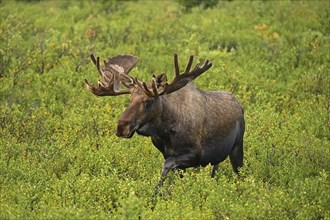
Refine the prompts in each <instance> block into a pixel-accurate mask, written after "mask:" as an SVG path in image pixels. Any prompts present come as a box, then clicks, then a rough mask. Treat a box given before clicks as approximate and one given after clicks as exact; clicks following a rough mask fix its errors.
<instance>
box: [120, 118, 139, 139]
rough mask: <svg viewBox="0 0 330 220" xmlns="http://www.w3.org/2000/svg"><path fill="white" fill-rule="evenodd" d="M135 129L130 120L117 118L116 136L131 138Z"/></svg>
mask: <svg viewBox="0 0 330 220" xmlns="http://www.w3.org/2000/svg"><path fill="white" fill-rule="evenodd" d="M135 130H136V129H135V126H134V124H133V123H132V122H130V121H126V120H119V121H118V124H117V131H116V136H118V137H124V138H131V137H132V136H133V135H134V132H135Z"/></svg>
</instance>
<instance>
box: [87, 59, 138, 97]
mask: <svg viewBox="0 0 330 220" xmlns="http://www.w3.org/2000/svg"><path fill="white" fill-rule="evenodd" d="M91 60H92V61H93V63H94V65H95V66H96V68H97V70H98V72H99V74H100V75H101V76H102V78H103V80H104V82H101V81H100V80H99V81H98V86H97V87H96V86H92V85H91V84H90V83H89V82H88V81H87V79H85V83H86V85H87V87H88V89H89V90H90V91H91V92H92V93H93V94H95V95H97V96H116V95H122V94H130V93H131V89H125V90H120V84H121V80H120V78H123V77H124V78H125V80H126V81H127V79H130V80H131V81H132V78H131V77H129V76H128V75H127V74H128V73H129V71H130V70H131V69H132V68H133V67H134V66H135V64H136V63H137V61H138V58H137V57H134V56H131V55H118V56H115V57H113V58H109V59H108V62H106V61H104V68H101V67H100V58H99V57H97V58H96V59H95V57H94V55H93V54H92V55H91ZM132 83H133V81H132Z"/></svg>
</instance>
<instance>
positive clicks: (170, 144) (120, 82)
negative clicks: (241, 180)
mask: <svg viewBox="0 0 330 220" xmlns="http://www.w3.org/2000/svg"><path fill="white" fill-rule="evenodd" d="M91 59H92V61H93V63H94V64H95V66H96V68H97V70H98V72H99V74H100V75H101V76H102V78H103V82H102V81H99V82H98V85H97V86H93V85H91V84H90V83H89V82H88V81H87V80H86V79H85V83H86V85H87V87H88V89H89V90H90V91H91V92H92V93H93V94H95V95H97V96H116V95H122V94H130V95H131V102H130V104H129V106H128V107H127V108H126V110H125V111H124V113H123V114H122V115H121V117H120V118H119V120H118V125H117V131H116V135H117V136H118V137H123V138H131V137H132V136H133V135H134V134H135V133H137V134H139V135H143V136H150V137H151V140H152V143H153V144H154V145H155V147H156V148H157V149H158V150H159V151H160V152H161V153H162V154H163V156H164V159H165V161H164V165H163V169H162V172H161V179H160V182H159V183H158V185H157V187H156V188H158V187H159V186H161V185H162V184H163V182H164V180H165V177H166V175H167V173H168V172H169V171H170V170H173V169H176V168H178V169H185V168H188V167H196V166H206V165H207V164H211V165H213V169H212V174H211V176H212V177H214V175H215V172H216V170H217V169H218V164H219V163H220V162H222V161H223V160H225V159H226V158H227V156H229V158H230V162H231V165H232V167H233V170H234V171H235V172H236V173H238V169H239V167H241V166H242V165H243V136H244V129H245V122H244V111H243V108H242V105H241V104H240V102H239V101H238V100H237V99H236V98H235V96H234V95H233V94H231V93H229V92H225V91H202V90H200V89H198V88H197V87H196V86H195V85H194V84H193V83H192V81H193V80H194V79H195V78H197V77H198V76H200V75H201V74H202V73H204V72H205V71H207V70H208V69H209V68H210V67H211V66H212V63H210V62H209V61H208V60H206V61H205V62H204V63H203V64H202V65H201V64H197V65H196V66H195V67H194V68H193V69H192V70H191V66H192V63H193V56H190V59H189V61H188V65H187V67H186V69H185V71H184V72H182V73H180V70H179V65H178V57H177V55H176V54H174V70H175V77H174V79H173V81H172V82H171V83H168V81H167V77H166V75H165V74H160V75H158V76H155V75H153V77H152V80H151V82H149V83H146V82H141V81H140V80H138V79H137V78H135V77H132V76H129V75H128V73H129V72H130V70H131V69H132V68H133V67H134V66H135V65H136V63H137V61H138V58H137V57H135V56H132V55H117V56H114V57H112V58H109V59H108V61H104V67H102V68H101V66H100V58H99V57H97V58H96V59H95V57H94V55H91Z"/></svg>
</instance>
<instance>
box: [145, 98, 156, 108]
mask: <svg viewBox="0 0 330 220" xmlns="http://www.w3.org/2000/svg"><path fill="white" fill-rule="evenodd" d="M153 103H154V100H153V99H147V100H146V101H145V102H144V107H145V108H150V107H151V106H152V104H153Z"/></svg>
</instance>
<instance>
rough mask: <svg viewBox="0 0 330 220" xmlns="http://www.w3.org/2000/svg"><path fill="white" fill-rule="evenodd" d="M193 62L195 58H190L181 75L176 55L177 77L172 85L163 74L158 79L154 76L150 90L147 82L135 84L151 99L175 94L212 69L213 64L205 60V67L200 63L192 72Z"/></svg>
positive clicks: (175, 55)
mask: <svg viewBox="0 0 330 220" xmlns="http://www.w3.org/2000/svg"><path fill="white" fill-rule="evenodd" d="M193 60H194V56H190V58H189V62H188V64H187V67H186V69H185V71H184V72H183V73H181V74H180V70H179V63H178V55H177V54H174V69H175V77H174V79H173V81H172V82H171V83H170V84H168V83H167V82H166V81H167V80H166V76H165V74H161V75H160V76H158V77H156V76H155V75H154V76H153V78H152V81H151V82H152V83H151V86H152V89H149V88H148V86H147V84H146V83H145V82H143V83H141V82H139V81H138V80H135V81H134V83H135V84H138V85H139V87H140V88H141V89H142V90H143V91H144V92H145V93H146V94H147V95H148V96H150V97H157V96H160V95H164V94H169V93H172V92H175V91H177V90H179V89H181V88H183V87H184V86H185V85H187V84H188V83H189V82H191V81H193V80H194V79H196V78H197V77H198V76H200V75H201V74H202V73H204V72H206V71H207V70H208V69H210V68H211V67H212V63H210V62H209V60H205V62H204V64H203V65H200V63H198V64H197V65H196V66H195V68H194V69H193V70H192V71H190V69H191V66H192V63H193Z"/></svg>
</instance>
